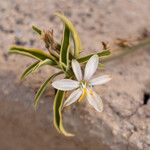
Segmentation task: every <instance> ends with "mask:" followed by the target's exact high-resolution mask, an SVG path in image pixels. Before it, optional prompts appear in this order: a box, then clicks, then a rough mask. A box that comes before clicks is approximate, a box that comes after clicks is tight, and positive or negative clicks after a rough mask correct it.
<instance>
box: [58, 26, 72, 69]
mask: <svg viewBox="0 0 150 150" xmlns="http://www.w3.org/2000/svg"><path fill="white" fill-rule="evenodd" d="M69 36H70V30H69V28H68V27H67V26H66V25H65V29H64V33H63V39H62V43H61V49H60V64H64V65H63V66H66V71H67V69H68V68H69ZM63 66H62V67H63Z"/></svg>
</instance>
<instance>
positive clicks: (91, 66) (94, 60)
mask: <svg viewBox="0 0 150 150" xmlns="http://www.w3.org/2000/svg"><path fill="white" fill-rule="evenodd" d="M98 63H99V57H98V55H93V56H92V57H91V58H90V59H89V60H88V62H87V64H86V66H85V72H84V79H85V80H89V79H90V78H91V77H92V76H93V74H94V73H95V71H96V69H97V67H98Z"/></svg>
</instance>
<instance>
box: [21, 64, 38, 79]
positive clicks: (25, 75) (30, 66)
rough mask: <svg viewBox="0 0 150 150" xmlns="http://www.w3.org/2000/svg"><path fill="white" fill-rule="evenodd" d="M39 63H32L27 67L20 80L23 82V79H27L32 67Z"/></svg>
mask: <svg viewBox="0 0 150 150" xmlns="http://www.w3.org/2000/svg"><path fill="white" fill-rule="evenodd" d="M39 62H40V61H36V62H34V63H32V64H31V65H29V66H28V67H27V68H26V69H25V71H24V72H23V73H22V75H21V77H20V79H21V80H23V79H24V78H25V77H27V76H28V75H29V74H30V73H32V71H33V69H34V67H35V66H36V65H37V64H38V63H39Z"/></svg>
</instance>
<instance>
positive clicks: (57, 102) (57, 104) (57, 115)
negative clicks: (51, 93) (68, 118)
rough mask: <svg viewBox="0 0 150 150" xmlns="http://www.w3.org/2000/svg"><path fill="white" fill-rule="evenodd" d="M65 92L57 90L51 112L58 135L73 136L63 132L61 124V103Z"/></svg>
mask: <svg viewBox="0 0 150 150" xmlns="http://www.w3.org/2000/svg"><path fill="white" fill-rule="evenodd" d="M64 95H65V92H64V91H60V90H57V93H56V96H55V99H54V105H53V110H54V126H55V128H56V129H57V130H58V132H59V133H61V134H63V135H65V136H74V135H73V134H71V133H68V132H67V131H65V129H64V127H63V124H62V114H61V110H62V103H63V99H64Z"/></svg>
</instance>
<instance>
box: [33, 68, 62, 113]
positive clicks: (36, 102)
mask: <svg viewBox="0 0 150 150" xmlns="http://www.w3.org/2000/svg"><path fill="white" fill-rule="evenodd" d="M60 74H63V72H62V71H60V72H58V73H55V74H53V75H52V76H50V77H49V78H48V79H47V80H46V81H45V82H44V83H43V84H42V85H41V87H40V88H39V90H38V91H37V93H36V95H35V97H34V108H35V110H36V109H37V106H38V102H39V98H40V96H41V95H42V94H43V92H44V91H45V89H46V87H47V85H48V83H50V82H51V81H52V80H53V79H54V78H55V77H56V76H58V75H60Z"/></svg>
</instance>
